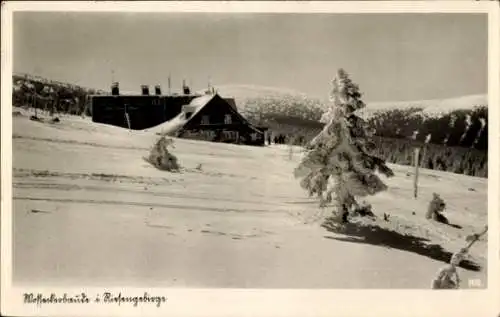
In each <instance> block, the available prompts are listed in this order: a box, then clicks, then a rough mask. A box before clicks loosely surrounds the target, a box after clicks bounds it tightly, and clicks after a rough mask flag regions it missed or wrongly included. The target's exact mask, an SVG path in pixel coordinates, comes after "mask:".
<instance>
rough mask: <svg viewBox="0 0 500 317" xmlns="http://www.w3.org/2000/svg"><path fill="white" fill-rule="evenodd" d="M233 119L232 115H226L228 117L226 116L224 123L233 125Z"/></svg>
mask: <svg viewBox="0 0 500 317" xmlns="http://www.w3.org/2000/svg"><path fill="white" fill-rule="evenodd" d="M231 119H232V118H231V115H230V114H226V115H225V116H224V123H225V124H231V123H232V120H231Z"/></svg>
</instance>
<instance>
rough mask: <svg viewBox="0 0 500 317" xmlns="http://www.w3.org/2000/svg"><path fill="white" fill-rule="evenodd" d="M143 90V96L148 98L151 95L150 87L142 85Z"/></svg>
mask: <svg viewBox="0 0 500 317" xmlns="http://www.w3.org/2000/svg"><path fill="white" fill-rule="evenodd" d="M141 90H142V95H143V96H148V95H149V86H148V85H141Z"/></svg>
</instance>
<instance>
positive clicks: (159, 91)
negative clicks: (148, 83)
mask: <svg viewBox="0 0 500 317" xmlns="http://www.w3.org/2000/svg"><path fill="white" fill-rule="evenodd" d="M155 95H157V96H160V95H161V86H160V85H156V86H155Z"/></svg>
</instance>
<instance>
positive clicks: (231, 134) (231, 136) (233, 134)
mask: <svg viewBox="0 0 500 317" xmlns="http://www.w3.org/2000/svg"><path fill="white" fill-rule="evenodd" d="M223 136H224V139H226V140H237V139H238V132H237V131H224V132H223Z"/></svg>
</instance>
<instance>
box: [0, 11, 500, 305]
mask: <svg viewBox="0 0 500 317" xmlns="http://www.w3.org/2000/svg"><path fill="white" fill-rule="evenodd" d="M155 5H156V4H155ZM230 7H231V6H230ZM160 11H161V10H160ZM202 11H203V10H202ZM426 12H427V11H426ZM453 12H454V11H453ZM354 13H355V12H353V14H350V13H332V14H328V13H326V12H325V13H319V12H314V13H313V12H312V11H311V13H310V14H309V13H307V14H302V13H301V14H298V13H286V12H279V13H278V12H274V13H272V12H268V13H265V12H260V13H256V12H255V13H251V12H239V13H236V11H235V12H227V13H223V12H220V13H209V12H183V13H181V12H140V13H139V12H126V13H125V12H118V11H117V12H115V11H110V12H99V13H97V12H90V11H89V12H85V13H82V12H77V11H75V12H64V13H62V12H56V11H54V12H36V11H25V12H16V14H15V18H12V29H13V32H12V33H13V34H12V35H11V36H10V37H9V39H10V38H12V46H13V49H12V52H11V53H9V54H11V55H12V56H10V57H11V59H12V64H13V65H12V168H13V170H12V196H13V197H12V199H13V201H12V207H13V208H12V213H11V215H12V229H13V230H12V233H13V236H12V259H13V263H12V285H13V286H15V287H50V288H57V287H63V288H70V287H75V286H76V287H83V288H85V287H101V288H113V287H121V288H123V289H126V288H130V287H140V288H184V289H189V291H192V289H193V288H203V289H207V288H210V289H213V288H219V289H228V288H242V289H269V290H270V289H281V290H283V289H316V290H317V289H333V290H335V289H357V290H362V289H394V290H396V289H418V290H431V289H486V288H488V283H487V282H488V276H489V275H488V271H489V272H490V273H491V272H492V270H493V271H494V270H495V268H492V267H488V246H489V245H488V176H489V175H491V172H492V170H491V166H492V164H493V163H495V162H491V160H490V161H488V158H490V159H491V155H490V157H488V146H489V145H491V142H490V141H489V140H491V136H490V139H489V134H491V133H492V132H493V130H491V129H490V130H489V128H490V124H491V121H490V122H488V117H489V114H488V107H489V106H491V105H489V103H488V97H490V95H488V93H489V91H488V87H491V86H488V85H489V84H490V83H489V82H488V65H489V64H488V47H489V45H490V43H489V41H488V34H489V33H488V26H489V24H488V22H489V21H490V20H489V18H488V15H487V14H479V13H478V14H467V13H463V14H462V13H457V12H454V13H453V14H447V13H436V14H423V13H419V12H415V13H409V14H406V13H405V14H399V13H396V12H391V13H389V11H388V12H385V13H384V12H383V11H381V12H377V13H373V14H354ZM490 34H491V33H490ZM9 76H11V74H8V76H7V77H6V78H8V77H9ZM9 89H10V87H9ZM9 101H10V100H9ZM10 110H11V109H10V105H9V109H8V110H7V112H8V115H9V116H10ZM492 126H493V125H492ZM493 137H494V138H496V137H497V136H493ZM488 164H490V165H489V166H488ZM493 166H494V165H493ZM488 167H490V169H489V168H488ZM493 172H495V171H493ZM489 207H490V208H491V207H492V206H489ZM495 229H497V228H495ZM490 263H491V262H490ZM490 266H491V264H490ZM489 286H491V285H489ZM489 290H492V289H491V287H490V288H489ZM493 291H494V290H493ZM458 293H459V294H458V295H460V296H462V295H461V293H460V292H458ZM432 294H434V293H432ZM454 294H456V293H454ZM464 294H465V293H464ZM354 296H356V295H354ZM431 296H432V295H431ZM369 299H370V300H374V298H369ZM389 300H390V301H394V300H395V298H394V297H392V296H391V297H390V298H389ZM271 302H272V301H271ZM271 302H270V303H271ZM381 305H386V303H383V302H381ZM399 305H401V303H399ZM389 306H390V305H389ZM249 313H250V311H247V314H249Z"/></svg>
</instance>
